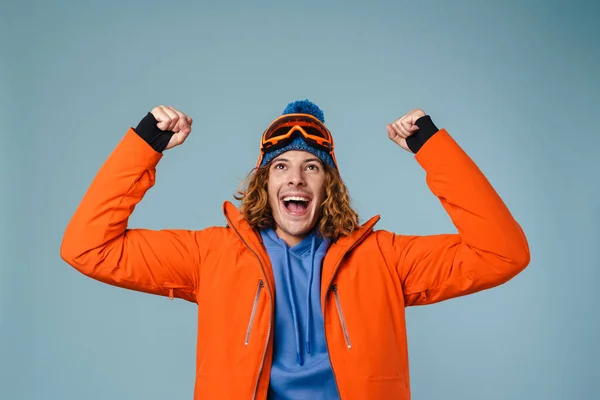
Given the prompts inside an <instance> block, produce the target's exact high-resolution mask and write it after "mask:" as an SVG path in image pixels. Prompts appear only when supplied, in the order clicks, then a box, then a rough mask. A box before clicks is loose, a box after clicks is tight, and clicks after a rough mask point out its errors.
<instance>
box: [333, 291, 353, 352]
mask: <svg viewBox="0 0 600 400" xmlns="http://www.w3.org/2000/svg"><path fill="white" fill-rule="evenodd" d="M331 291H332V292H333V296H334V298H335V304H336V306H337V309H338V316H339V317H340V323H341V324H342V330H343V331H344V338H346V346H348V348H349V349H351V348H352V345H351V344H350V336H348V327H347V326H346V319H345V318H344V312H343V311H342V304H341V303H340V296H339V294H338V288H337V285H332V286H331Z"/></svg>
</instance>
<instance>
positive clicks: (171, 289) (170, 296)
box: [169, 288, 173, 300]
mask: <svg viewBox="0 0 600 400" xmlns="http://www.w3.org/2000/svg"><path fill="white" fill-rule="evenodd" d="M169 300H173V288H169Z"/></svg>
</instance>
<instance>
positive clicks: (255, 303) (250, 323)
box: [244, 279, 265, 346]
mask: <svg viewBox="0 0 600 400" xmlns="http://www.w3.org/2000/svg"><path fill="white" fill-rule="evenodd" d="M264 286H265V285H264V283H263V281H262V279H259V280H258V287H257V288H256V295H255V296H254V303H253V304H252V312H251V313H250V320H249V321H248V329H246V338H245V339H244V345H245V346H248V343H249V342H250V333H252V325H253V324H254V317H255V316H256V308H257V307H258V300H259V299H260V293H261V292H262V290H263V287H264Z"/></svg>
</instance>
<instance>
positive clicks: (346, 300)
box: [61, 129, 529, 400]
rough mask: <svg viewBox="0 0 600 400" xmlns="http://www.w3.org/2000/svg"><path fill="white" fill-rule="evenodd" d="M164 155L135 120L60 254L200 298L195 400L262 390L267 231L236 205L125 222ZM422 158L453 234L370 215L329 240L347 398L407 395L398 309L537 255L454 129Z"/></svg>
mask: <svg viewBox="0 0 600 400" xmlns="http://www.w3.org/2000/svg"><path fill="white" fill-rule="evenodd" d="M161 157H162V154H161V153H157V152H155V151H154V150H153V149H152V148H151V147H150V146H149V145H147V144H146V142H144V141H143V140H142V139H141V138H140V137H138V136H137V134H136V133H135V132H134V131H133V129H130V130H129V131H128V132H127V133H126V134H125V136H124V137H123V139H122V141H121V142H120V143H119V144H118V146H117V147H116V149H115V150H114V151H113V153H112V154H111V155H110V157H109V158H108V159H107V161H106V162H105V164H104V165H103V166H102V168H101V169H100V171H99V173H98V175H97V176H96V177H95V179H94V181H93V182H92V184H91V186H90V188H89V190H88V191H87V193H86V194H85V196H84V198H83V200H82V202H81V204H80V206H79V207H78V209H77V210H76V212H75V214H74V216H73V217H72V219H71V221H70V223H69V225H68V227H67V229H66V232H65V235H64V238H63V242H62V245H61V257H62V258H63V259H64V260H65V261H66V262H67V263H69V264H70V265H72V266H73V267H74V268H76V269H77V270H79V271H80V272H82V273H83V274H85V275H87V276H89V277H91V278H94V279H97V280H99V281H102V282H106V283H109V284H111V285H116V286H120V287H124V288H128V289H132V290H137V291H142V292H147V293H153V294H158V295H162V296H169V297H171V298H173V297H179V298H183V299H185V300H189V301H192V302H196V303H197V304H198V335H197V337H198V339H197V355H196V357H197V362H196V382H195V391H194V393H195V396H194V398H195V399H235V400H239V399H266V396H267V389H268V385H269V374H270V365H271V360H272V349H273V331H272V330H273V318H274V308H273V307H274V302H273V299H274V298H275V294H274V292H275V290H276V288H275V287H274V283H273V282H274V279H273V272H272V269H271V265H270V261H269V257H268V255H267V253H266V251H265V249H264V248H263V246H262V243H261V237H260V235H259V234H257V232H255V231H253V230H252V229H251V228H250V226H249V225H248V223H247V222H246V221H245V220H243V219H242V218H241V216H240V213H239V212H238V211H237V209H236V208H235V207H234V206H233V205H232V204H231V203H229V202H225V204H224V214H225V218H226V221H227V226H226V227H210V228H206V229H202V230H197V231H190V230H159V231H155V230H148V229H128V228H127V221H128V218H129V216H130V215H131V213H132V211H133V209H134V207H135V205H136V204H137V203H138V202H139V201H141V199H142V198H143V196H144V194H145V193H146V191H147V190H148V189H150V188H151V187H152V186H153V185H154V182H155V168H156V165H157V164H158V162H159V160H160V159H161ZM415 158H416V160H417V161H418V162H419V163H420V165H421V166H422V167H423V168H424V170H425V171H426V179H427V184H428V186H429V188H430V189H431V191H432V192H433V193H434V194H435V195H436V196H437V197H438V198H439V199H440V201H441V203H442V205H443V207H444V208H445V209H446V211H447V212H448V214H449V215H450V217H451V219H452V221H453V222H454V224H455V225H456V227H457V230H458V234H440V235H431V236H407V235H398V234H394V233H391V232H387V231H383V230H374V226H375V224H376V222H377V221H378V219H379V217H378V216H376V217H373V218H371V219H370V220H369V221H367V222H366V223H365V224H364V225H362V227H361V228H360V229H359V230H357V231H356V232H354V233H353V234H352V235H350V236H348V237H343V238H341V239H339V240H338V241H337V242H335V243H333V244H332V245H331V247H330V249H329V251H328V253H327V255H326V257H325V259H324V261H323V270H322V279H321V281H322V288H321V302H322V310H323V316H324V323H325V336H326V341H327V346H328V351H329V356H330V359H331V364H332V367H333V372H334V376H335V379H336V382H337V386H338V390H339V393H340V396H341V399H342V400H351V399H361V400H362V399H371V400H377V399H403V400H406V399H409V398H410V385H409V367H408V353H407V337H406V327H405V312H404V308H405V307H406V306H413V305H424V304H431V303H435V302H439V301H442V300H446V299H450V298H453V297H458V296H463V295H466V294H469V293H474V292H477V291H480V290H484V289H488V288H491V287H494V286H497V285H500V284H502V283H504V282H506V281H508V280H509V279H511V278H512V277H514V276H515V275H516V274H518V273H519V272H520V271H521V270H523V269H524V268H525V267H526V266H527V265H528V263H529V248H528V244H527V240H526V238H525V235H524V234H523V231H522V230H521V228H520V226H519V225H518V224H517V222H516V221H515V220H514V219H513V217H512V216H511V214H510V212H509V210H508V209H507V207H506V206H505V205H504V203H503V202H502V200H501V199H500V197H499V196H498V195H497V194H496V192H495V191H494V189H493V188H492V186H491V185H490V184H489V183H488V181H487V179H486V178H485V177H484V175H483V174H482V173H481V172H480V171H479V169H478V168H477V167H476V165H475V164H474V163H473V162H472V161H471V159H470V158H469V157H468V156H467V155H466V154H465V153H464V152H463V151H462V149H461V148H460V147H459V146H458V145H457V144H456V143H455V141H454V140H453V139H452V138H451V136H450V135H449V134H448V132H447V131H446V130H444V129H441V130H440V131H438V132H437V133H436V134H435V135H434V136H433V137H431V138H430V139H429V140H428V141H427V142H426V143H425V144H424V145H423V147H422V148H421V149H420V150H419V152H418V153H417V154H416V155H415Z"/></svg>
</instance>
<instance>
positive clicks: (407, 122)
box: [387, 108, 426, 151]
mask: <svg viewBox="0 0 600 400" xmlns="http://www.w3.org/2000/svg"><path fill="white" fill-rule="evenodd" d="M425 115H426V114H425V111H423V110H421V109H418V108H417V109H415V110H412V111H410V112H409V113H408V114H406V115H404V116H403V117H400V118H398V119H397V120H396V121H394V122H392V123H391V124H388V125H387V131H388V137H389V138H390V140H392V141H393V142H394V143H396V144H397V145H398V146H400V147H402V148H403V149H404V150H406V151H410V149H409V148H408V144H407V143H406V138H407V137H409V136H411V135H414V134H415V132H417V131H418V130H419V127H418V126H417V125H415V122H416V121H417V120H418V119H419V118H421V117H424V116H425Z"/></svg>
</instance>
